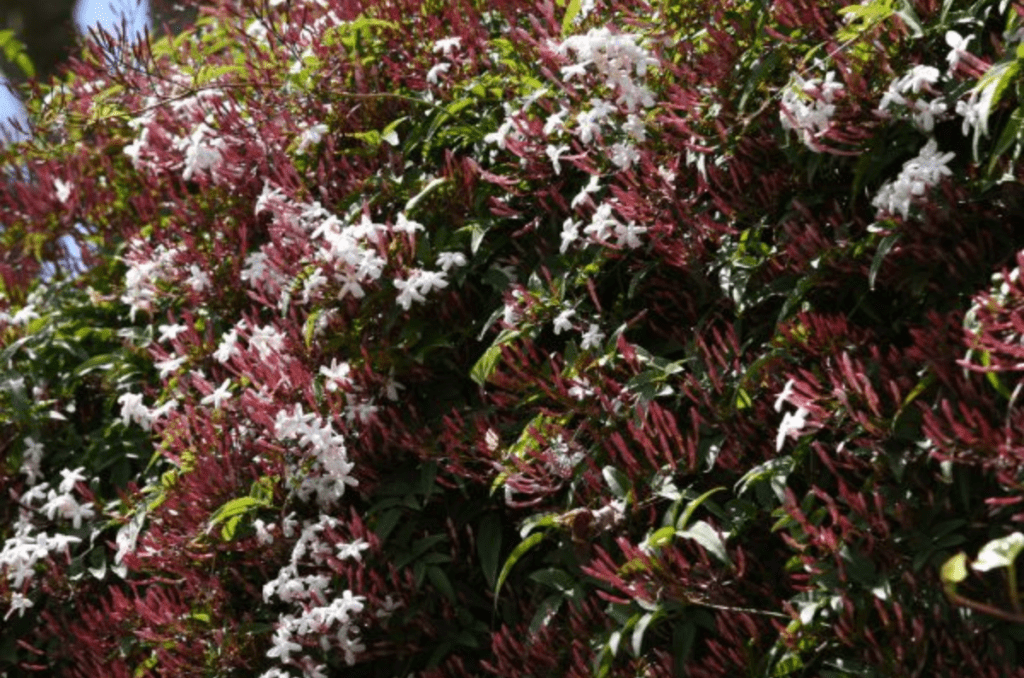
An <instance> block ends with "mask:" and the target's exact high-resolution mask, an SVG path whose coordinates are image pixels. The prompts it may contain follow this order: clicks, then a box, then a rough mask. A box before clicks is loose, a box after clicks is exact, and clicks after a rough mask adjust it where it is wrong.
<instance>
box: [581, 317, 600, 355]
mask: <svg viewBox="0 0 1024 678" xmlns="http://www.w3.org/2000/svg"><path fill="white" fill-rule="evenodd" d="M602 341H604V332H602V331H601V328H600V327H598V326H597V324H596V323H590V327H589V328H587V331H586V332H584V333H583V341H582V342H581V343H580V347H581V348H584V349H588V348H600V346H601V342H602Z"/></svg>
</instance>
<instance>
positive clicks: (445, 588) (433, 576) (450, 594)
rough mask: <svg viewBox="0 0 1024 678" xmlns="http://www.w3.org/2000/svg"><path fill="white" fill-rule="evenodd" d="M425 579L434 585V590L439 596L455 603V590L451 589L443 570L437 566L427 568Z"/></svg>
mask: <svg viewBox="0 0 1024 678" xmlns="http://www.w3.org/2000/svg"><path fill="white" fill-rule="evenodd" d="M427 579H429V580H430V583H431V584H433V585H434V588H436V589H437V590H438V591H440V592H441V595H443V596H444V597H445V598H447V599H448V600H449V601H451V602H453V603H454V602H455V600H456V598H455V589H454V588H453V587H452V582H451V580H450V579H448V575H447V574H445V573H444V570H442V569H441V568H440V567H437V566H433V567H428V568H427Z"/></svg>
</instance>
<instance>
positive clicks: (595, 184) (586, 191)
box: [569, 174, 601, 209]
mask: <svg viewBox="0 0 1024 678" xmlns="http://www.w3.org/2000/svg"><path fill="white" fill-rule="evenodd" d="M600 182H601V177H600V176H598V175H597V174H591V175H590V181H588V182H587V185H586V186H584V187H583V190H582V191H580V192H579V193H577V194H576V197H574V198H573V199H572V203H571V204H570V205H569V206H570V207H572V208H573V209H576V208H577V207H579V206H580V205H583V204H585V203H587V202H590V196H591V195H592V194H594V193H597V192H598V191H600V190H601V183H600Z"/></svg>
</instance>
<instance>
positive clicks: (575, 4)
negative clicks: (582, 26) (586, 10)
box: [562, 0, 583, 37]
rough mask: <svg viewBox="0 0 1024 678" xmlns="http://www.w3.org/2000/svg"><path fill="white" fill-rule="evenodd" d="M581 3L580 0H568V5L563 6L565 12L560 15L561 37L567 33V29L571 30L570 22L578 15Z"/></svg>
mask: <svg viewBox="0 0 1024 678" xmlns="http://www.w3.org/2000/svg"><path fill="white" fill-rule="evenodd" d="M582 5H583V1H582V0H569V6H568V7H566V8H565V14H564V15H563V16H562V37H565V36H567V35H569V31H570V30H572V22H574V21H576V17H577V16H579V13H580V8H581V7H582Z"/></svg>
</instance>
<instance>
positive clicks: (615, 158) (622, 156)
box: [611, 141, 640, 169]
mask: <svg viewBox="0 0 1024 678" xmlns="http://www.w3.org/2000/svg"><path fill="white" fill-rule="evenodd" d="M611 150H612V152H611V160H612V162H613V163H615V166H616V167H618V168H619V169H629V168H630V167H632V166H633V165H634V164H636V163H637V162H638V161H639V160H640V151H638V150H637V148H636V146H634V145H633V144H630V143H625V142H621V141H619V142H616V143H615V144H613V145H612V149H611Z"/></svg>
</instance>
